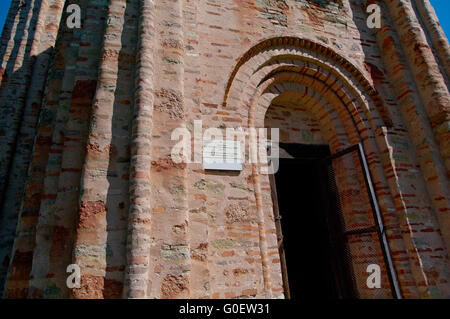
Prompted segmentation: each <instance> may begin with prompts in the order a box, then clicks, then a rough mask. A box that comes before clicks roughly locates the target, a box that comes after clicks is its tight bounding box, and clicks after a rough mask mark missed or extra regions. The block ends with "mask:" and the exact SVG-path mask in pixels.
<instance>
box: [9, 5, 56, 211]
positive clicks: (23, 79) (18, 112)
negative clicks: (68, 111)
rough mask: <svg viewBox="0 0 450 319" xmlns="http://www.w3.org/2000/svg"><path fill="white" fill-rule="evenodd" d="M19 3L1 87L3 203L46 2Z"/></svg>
mask: <svg viewBox="0 0 450 319" xmlns="http://www.w3.org/2000/svg"><path fill="white" fill-rule="evenodd" d="M13 5H17V12H16V17H15V20H14V26H13V28H12V31H11V40H10V43H8V47H9V46H12V49H11V50H10V51H9V50H8V48H7V50H8V51H9V55H5V58H6V59H5V60H4V61H3V66H2V83H1V87H0V114H1V120H0V125H1V126H2V130H1V131H0V137H1V138H0V149H1V150H2V152H1V154H0V159H1V160H0V201H1V202H3V200H4V195H5V187H6V185H7V183H8V176H9V171H10V169H11V160H12V157H13V155H14V152H15V146H16V138H17V134H18V130H19V127H20V123H21V118H22V114H23V108H24V104H25V99H26V94H27V89H28V88H29V83H30V76H31V74H32V68H33V64H34V59H35V56H36V54H37V53H38V52H39V47H40V46H39V39H40V33H41V32H43V31H44V30H43V29H42V25H43V23H44V21H45V10H43V7H44V8H45V6H46V5H47V2H46V1H42V0H31V1H26V2H25V3H21V2H19V1H17V3H13Z"/></svg>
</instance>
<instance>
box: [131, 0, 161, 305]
mask: <svg viewBox="0 0 450 319" xmlns="http://www.w3.org/2000/svg"><path fill="white" fill-rule="evenodd" d="M154 10H155V4H154V1H153V0H141V1H140V8H139V31H138V32H139V35H138V36H139V40H138V53H137V61H136V66H137V68H136V78H135V99H134V111H133V119H132V128H131V160H130V184H129V188H130V189H129V192H130V210H129V215H128V238H127V267H126V270H125V285H124V297H125V298H148V290H147V281H148V278H149V263H150V241H151V237H150V235H151V202H150V195H151V194H150V166H151V157H150V156H151V132H152V124H153V123H152V117H153V104H154V96H153V87H154V77H155V75H154V55H155V27H154V19H155V17H154Z"/></svg>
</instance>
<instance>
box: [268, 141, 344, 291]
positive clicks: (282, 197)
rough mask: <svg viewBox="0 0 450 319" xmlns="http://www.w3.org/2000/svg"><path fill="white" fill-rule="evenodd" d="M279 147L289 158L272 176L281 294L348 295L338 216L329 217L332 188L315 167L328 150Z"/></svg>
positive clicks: (332, 204) (332, 209) (332, 211)
mask: <svg viewBox="0 0 450 319" xmlns="http://www.w3.org/2000/svg"><path fill="white" fill-rule="evenodd" d="M280 148H282V149H283V150H285V151H286V152H287V153H289V155H291V156H292V158H281V159H280V167H279V170H278V172H277V173H276V174H275V184H276V201H277V202H278V210H277V209H276V211H277V212H276V215H278V214H279V215H281V217H282V218H281V219H279V220H280V224H281V233H282V244H281V245H280V253H281V256H282V264H283V265H282V266H283V267H284V269H283V273H284V277H285V278H284V280H285V289H286V296H287V297H290V298H292V299H301V298H329V299H338V298H348V297H352V295H353V293H352V289H353V288H352V284H351V279H349V278H350V277H349V276H350V275H349V271H350V270H349V269H345V264H346V263H345V260H344V257H345V256H344V254H345V250H346V248H345V245H344V243H343V241H342V240H341V238H342V226H341V225H340V221H339V218H333V214H334V215H335V216H337V214H336V211H337V209H336V205H338V203H336V201H335V196H334V194H330V192H329V190H330V189H333V188H330V187H329V185H328V184H329V183H330V177H329V175H328V172H327V171H326V169H324V166H323V165H321V163H322V162H323V159H325V158H327V157H329V156H330V150H329V148H328V146H322V145H319V146H316V145H299V144H284V145H283V144H280ZM331 182H332V181H331ZM279 237H281V236H279Z"/></svg>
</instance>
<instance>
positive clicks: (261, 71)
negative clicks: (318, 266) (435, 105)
mask: <svg viewBox="0 0 450 319" xmlns="http://www.w3.org/2000/svg"><path fill="white" fill-rule="evenodd" d="M287 66H292V67H303V66H306V67H311V68H315V69H316V70H317V71H318V70H322V69H323V70H324V72H325V73H327V72H328V74H334V76H335V77H336V78H338V79H339V80H340V82H342V85H345V86H347V87H349V88H352V91H354V92H355V93H357V94H356V95H357V96H360V97H363V98H364V99H365V100H366V104H367V106H368V107H367V109H368V110H369V109H370V111H371V112H372V115H370V118H373V119H375V121H376V124H375V125H376V126H391V125H392V120H391V118H390V115H389V112H388V111H387V108H386V107H385V105H384V103H383V101H382V99H381V97H380V96H379V94H378V92H377V91H376V89H375V88H374V87H373V86H372V85H371V84H370V82H369V81H368V80H367V79H366V78H365V76H364V75H363V73H362V72H361V71H360V70H359V69H358V68H357V67H356V66H354V65H353V64H352V63H351V62H349V61H348V60H347V59H345V58H344V57H342V56H340V55H339V54H337V53H336V52H335V51H333V50H332V49H330V48H327V47H325V46H323V45H322V44H319V43H316V42H313V41H311V40H306V39H300V38H296V37H278V38H271V39H267V40H264V41H262V42H261V43H259V44H258V45H255V46H254V47H252V48H251V49H250V50H249V51H247V53H245V54H244V55H243V56H242V57H241V58H240V59H239V60H238V63H237V65H236V66H235V68H234V69H233V71H232V72H231V75H230V77H229V80H228V82H227V85H226V89H225V95H224V101H223V105H224V107H229V106H230V105H233V106H234V105H237V104H238V105H242V104H240V97H242V96H245V92H246V91H248V90H251V89H254V88H255V87H257V86H258V85H259V84H260V82H261V80H263V78H264V77H266V76H267V75H268V74H269V73H270V71H267V68H268V67H269V69H270V67H272V68H271V69H272V70H273V69H274V68H275V69H276V68H278V67H287ZM325 70H326V71H325ZM324 72H322V73H323V74H324ZM322 76H324V77H325V79H326V77H327V74H325V75H322ZM367 112H368V111H367Z"/></svg>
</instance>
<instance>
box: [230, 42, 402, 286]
mask: <svg viewBox="0 0 450 319" xmlns="http://www.w3.org/2000/svg"><path fill="white" fill-rule="evenodd" d="M272 40H273V41H272ZM272 40H265V41H263V43H262V45H256V46H254V47H253V48H252V49H251V50H250V51H249V52H247V53H246V54H245V55H244V56H243V57H242V58H241V59H240V60H239V61H238V64H237V65H236V67H235V68H234V70H233V72H232V75H231V77H230V79H229V81H228V84H227V87H226V92H225V96H224V101H223V107H224V109H227V108H229V109H232V110H233V111H234V112H237V113H238V114H240V115H241V116H242V118H244V119H245V118H247V124H248V127H264V119H265V114H266V112H267V110H268V108H269V107H270V106H271V103H272V101H273V100H274V99H275V98H276V97H277V96H280V95H282V94H285V93H286V92H292V94H293V95H295V96H297V97H298V99H299V102H301V103H307V106H308V108H309V109H310V110H311V113H312V114H314V116H315V117H316V119H317V120H318V121H320V123H321V130H323V132H324V133H325V132H326V133H327V134H328V136H327V141H328V145H329V146H330V149H331V150H332V153H337V152H339V151H340V150H342V149H345V148H346V147H349V146H351V145H354V144H357V143H362V144H363V145H364V151H365V155H366V158H367V160H368V162H369V166H370V167H369V169H370V171H371V173H372V176H373V181H374V183H375V185H376V188H377V195H378V199H379V202H380V206H381V209H382V211H383V214H389V212H388V210H389V209H390V207H393V206H394V204H393V202H394V200H393V197H392V194H391V193H389V192H386V191H382V190H385V189H386V188H388V187H389V186H388V183H387V179H386V171H385V168H384V167H383V166H382V164H381V159H380V158H379V154H381V153H380V151H379V150H380V149H385V148H386V146H385V145H380V143H383V141H382V140H381V139H378V138H377V134H378V133H377V132H378V130H379V129H382V128H383V127H386V126H390V124H391V120H390V116H389V114H388V113H387V111H386V109H385V107H384V105H383V102H382V100H381V98H379V96H378V93H377V92H376V90H375V89H374V88H373V87H372V85H371V84H370V83H369V81H368V80H367V79H366V78H365V77H364V75H363V73H362V72H360V71H359V70H358V69H357V68H356V67H355V66H353V65H352V64H351V63H350V62H349V61H348V60H346V59H344V58H343V57H341V56H339V55H338V54H336V53H334V51H332V50H331V49H328V48H326V47H324V46H321V45H318V44H317V45H316V44H314V43H313V42H311V41H308V40H301V39H298V38H293V37H287V38H282V39H281V40H280V39H276V40H274V39H272ZM281 46H283V47H281ZM244 123H245V120H244ZM251 152H252V153H253V152H254V151H251ZM348 169H350V170H351V167H348ZM252 170H253V176H254V189H255V197H256V201H257V210H258V216H259V218H260V220H259V228H260V236H261V239H260V243H261V258H262V260H263V263H262V264H263V275H264V282H265V283H266V291H267V293H268V294H269V295H271V294H272V290H273V289H274V288H275V290H277V289H279V287H276V285H277V284H279V278H277V276H278V275H277V274H278V272H277V270H276V269H273V267H276V266H273V265H271V262H270V260H269V257H268V256H272V255H274V256H275V255H276V254H275V252H274V251H272V250H273V247H276V246H277V245H276V236H275V235H274V234H275V233H274V230H273V229H267V227H268V226H266V225H271V218H272V217H273V215H272V214H273V212H272V203H271V202H270V200H269V199H268V198H267V197H266V196H263V193H262V191H261V189H263V188H264V189H265V188H266V187H267V183H268V180H267V178H266V177H264V176H262V175H261V174H259V172H258V169H257V167H256V165H253V166H252ZM270 216H272V217H270Z"/></svg>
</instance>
